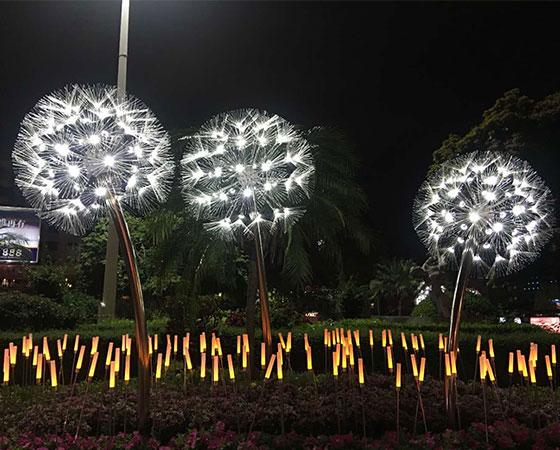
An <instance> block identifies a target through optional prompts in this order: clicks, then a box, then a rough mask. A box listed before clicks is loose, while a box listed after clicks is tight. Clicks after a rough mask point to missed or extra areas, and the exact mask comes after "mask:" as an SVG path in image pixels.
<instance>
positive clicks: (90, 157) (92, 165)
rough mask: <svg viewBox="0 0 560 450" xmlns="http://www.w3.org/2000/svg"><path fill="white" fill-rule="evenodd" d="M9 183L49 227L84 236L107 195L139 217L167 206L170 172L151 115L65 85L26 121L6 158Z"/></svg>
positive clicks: (95, 91)
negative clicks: (9, 164)
mask: <svg viewBox="0 0 560 450" xmlns="http://www.w3.org/2000/svg"><path fill="white" fill-rule="evenodd" d="M12 159H13V166H14V171H15V175H16V177H15V181H16V184H17V185H18V186H19V188H20V189H21V190H22V192H23V195H24V196H25V197H26V199H27V200H28V201H29V203H30V204H31V205H32V206H33V207H34V208H37V209H38V210H39V214H40V215H41V216H42V217H43V218H45V219H46V220H47V221H48V222H49V223H51V224H53V225H55V226H57V227H58V228H60V229H62V230H64V231H67V232H70V233H73V234H77V235H80V234H84V233H85V232H87V231H88V230H89V229H91V228H92V227H93V225H94V223H95V220H96V219H97V218H98V217H100V216H102V215H105V214H106V213H107V206H108V203H107V201H108V200H107V198H108V194H109V193H112V194H113V195H114V196H115V197H116V198H117V199H118V200H120V201H121V203H123V204H124V205H126V206H127V207H128V208H130V209H132V210H135V211H137V212H139V213H144V212H146V211H148V210H150V209H152V208H153V207H154V206H156V205H157V204H158V203H160V202H161V201H163V200H165V198H166V196H167V194H168V192H169V190H170V187H171V183H172V179H173V171H174V168H173V167H174V164H173V158H172V156H171V153H170V141H169V136H168V134H167V133H166V131H165V130H164V129H163V127H162V126H161V124H160V122H159V121H158V119H157V118H156V117H155V115H154V114H153V113H152V111H150V109H149V108H148V107H147V106H146V105H145V104H144V103H142V102H141V101H140V100H138V99H136V98H135V97H133V96H131V95H125V96H124V98H122V99H120V98H119V97H118V96H117V88H116V87H111V86H103V85H95V86H80V85H70V86H67V87H65V88H64V89H62V90H59V91H56V92H53V93H51V94H49V95H47V96H45V97H44V98H42V99H41V100H39V102H38V103H37V104H36V105H35V106H34V107H33V109H32V110H31V111H30V112H29V113H28V114H27V115H26V116H25V118H24V119H23V121H22V124H21V129H20V132H19V135H18V137H17V140H16V143H15V146H14V151H13V155H12Z"/></svg>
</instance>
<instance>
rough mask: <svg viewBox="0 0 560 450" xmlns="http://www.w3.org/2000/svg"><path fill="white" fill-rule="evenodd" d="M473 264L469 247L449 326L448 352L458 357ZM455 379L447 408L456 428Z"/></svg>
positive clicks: (452, 424)
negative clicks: (460, 333) (466, 293)
mask: <svg viewBox="0 0 560 450" xmlns="http://www.w3.org/2000/svg"><path fill="white" fill-rule="evenodd" d="M472 264H473V254H472V251H471V250H470V249H469V248H468V247H467V248H465V250H464V251H463V255H462V257H461V265H460V266H459V273H458V274H457V283H456V284H455V292H454V294H453V304H452V305H451V322H450V324H449V338H448V344H447V350H448V351H449V352H450V353H451V352H453V353H454V354H455V355H457V348H458V344H459V326H460V324H461V311H462V310H463V299H464V297H465V290H466V289H467V282H468V280H469V275H470V273H471V269H472ZM455 384H456V379H455V377H450V378H449V389H448V390H447V397H448V398H447V402H446V404H447V407H448V411H447V414H448V419H449V425H450V426H451V427H453V428H454V427H455V423H456V420H457V390H456V385H455Z"/></svg>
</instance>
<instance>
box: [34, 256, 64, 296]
mask: <svg viewBox="0 0 560 450" xmlns="http://www.w3.org/2000/svg"><path fill="white" fill-rule="evenodd" d="M27 272H28V276H29V281H30V283H31V292H32V293H34V294H37V295H43V296H45V297H47V298H50V299H53V300H54V301H60V300H61V299H62V296H63V295H64V293H65V292H66V291H67V290H68V286H67V284H66V267H65V266H63V265H60V264H52V263H50V262H47V263H46V264H41V265H38V266H33V267H30V268H29V269H28V271H27Z"/></svg>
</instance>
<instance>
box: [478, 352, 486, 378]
mask: <svg viewBox="0 0 560 450" xmlns="http://www.w3.org/2000/svg"><path fill="white" fill-rule="evenodd" d="M478 359H479V365H480V381H481V382H482V383H484V381H486V369H487V368H488V367H487V366H486V355H485V354H481V355H480V356H479V358H478Z"/></svg>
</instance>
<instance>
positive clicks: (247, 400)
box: [0, 366, 560, 448]
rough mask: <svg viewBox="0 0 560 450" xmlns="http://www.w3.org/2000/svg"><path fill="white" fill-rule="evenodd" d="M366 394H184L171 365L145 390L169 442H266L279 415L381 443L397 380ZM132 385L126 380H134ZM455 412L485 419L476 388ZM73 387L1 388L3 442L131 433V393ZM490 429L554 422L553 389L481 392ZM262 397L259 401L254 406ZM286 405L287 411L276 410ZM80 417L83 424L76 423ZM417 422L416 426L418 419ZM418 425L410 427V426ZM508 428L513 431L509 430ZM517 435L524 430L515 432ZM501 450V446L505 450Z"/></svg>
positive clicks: (291, 383) (293, 423)
mask: <svg viewBox="0 0 560 450" xmlns="http://www.w3.org/2000/svg"><path fill="white" fill-rule="evenodd" d="M366 381H367V382H366V384H365V386H364V387H363V388H359V387H358V386H357V385H356V384H355V381H354V383H352V382H351V381H350V380H349V379H347V378H346V377H343V376H341V377H340V379H339V380H338V382H337V383H336V384H335V383H334V380H333V379H332V377H329V376H319V377H316V378H315V379H313V377H312V375H310V374H295V373H294V374H292V373H287V374H286V378H285V383H284V384H283V392H282V391H281V385H280V384H279V383H278V382H277V381H276V380H270V381H269V382H268V383H267V384H266V386H265V387H264V393H263V395H262V398H260V397H261V393H262V390H263V387H262V383H261V382H259V383H255V382H253V383H251V384H248V382H247V380H246V378H245V375H244V374H243V373H239V374H238V378H237V383H236V388H235V389H233V388H232V386H231V385H229V384H228V385H227V386H222V385H218V386H215V387H212V388H209V386H208V384H207V383H201V382H200V380H199V379H198V378H197V377H195V376H192V375H191V376H189V377H188V379H187V387H186V392H185V391H183V376H182V373H181V372H174V367H173V366H172V367H171V368H170V369H169V371H168V372H167V374H166V375H165V377H164V379H163V380H162V381H160V382H159V383H158V384H157V385H155V386H154V388H153V390H152V393H151V406H150V410H151V417H152V434H153V435H154V436H155V437H156V438H157V439H159V440H160V441H164V442H167V441H168V440H169V439H171V438H172V437H174V436H177V435H178V434H179V433H183V432H184V431H185V430H187V429H198V430H208V429H213V427H215V424H216V423H217V422H221V423H223V426H224V429H226V430H235V431H236V432H237V433H243V432H245V433H246V432H247V431H248V430H249V428H250V425H251V422H252V421H253V420H254V426H253V429H254V430H255V431H259V432H261V433H266V434H268V435H272V436H278V435H279V434H280V417H281V414H282V408H283V416H284V420H285V429H286V430H293V431H294V432H295V433H303V434H311V435H313V436H321V435H332V434H333V433H337V434H338V435H347V434H348V433H353V434H354V435H359V434H362V433H363V428H364V425H365V429H366V434H367V435H368V436H369V437H372V438H374V437H377V438H378V437H381V436H383V435H384V433H385V432H386V431H391V430H394V429H395V426H396V394H395V389H394V378H393V377H390V376H385V375H377V374H376V375H375V376H371V375H369V376H368V377H367V380H366ZM134 382H135V380H133V381H132V384H134ZM458 391H459V392H458V393H459V397H458V398H459V403H458V406H459V412H460V416H461V422H462V424H469V423H483V422H484V414H483V412H484V406H483V401H482V392H481V387H480V384H473V383H469V384H464V383H462V382H459V383H458ZM84 394H85V386H84V385H83V384H81V383H80V384H78V385H77V386H76V388H75V392H74V395H73V396H70V389H69V387H68V386H65V387H63V388H61V389H59V391H58V392H56V393H55V392H53V391H52V390H51V389H49V388H48V386H45V387H42V386H35V387H25V388H22V387H17V386H16V387H8V388H1V389H0V411H1V412H2V413H1V414H0V436H1V435H7V436H14V435H19V433H22V432H26V431H33V432H35V433H37V434H40V435H44V434H49V433H61V432H68V433H71V434H75V433H76V431H77V428H78V422H79V421H80V426H79V428H80V435H82V436H88V435H101V434H110V425H111V424H112V428H113V429H114V430H115V431H116V432H121V431H123V432H126V431H129V432H130V431H132V430H134V429H135V427H136V423H135V417H136V389H135V387H134V386H133V385H131V386H129V387H128V388H127V387H125V386H124V385H122V384H120V383H119V384H118V385H117V388H116V389H115V390H114V392H113V393H110V392H108V391H107V389H106V387H105V385H104V384H103V383H101V382H98V383H92V384H91V385H90V387H89V392H88V395H87V396H85V395H84ZM486 394H487V411H488V421H489V423H495V424H496V425H495V426H494V427H495V430H493V432H494V433H501V434H500V436H499V439H498V437H496V440H499V441H500V443H501V445H502V446H504V445H505V444H506V441H508V439H513V440H515V437H512V436H510V434H511V433H510V431H508V432H507V433H505V432H502V431H501V430H502V428H503V426H502V425H499V424H500V423H501V422H499V421H500V420H502V421H503V418H504V417H509V418H512V419H515V420H516V421H517V422H518V423H520V424H526V425H527V426H528V428H529V429H532V428H536V427H537V426H540V427H546V426H548V425H551V424H555V423H558V422H560V420H559V419H560V403H559V402H558V397H557V395H558V394H557V393H555V392H553V391H551V390H550V389H546V388H532V387H513V388H512V389H498V390H497V391H496V390H495V389H494V388H492V387H489V386H487V388H486ZM259 398H260V400H259ZM417 399H418V394H417V391H416V388H415V386H414V383H413V381H412V380H411V379H406V380H405V383H403V387H402V389H401V391H400V426H401V429H402V430H405V431H408V432H411V433H412V434H415V433H416V432H420V431H421V430H423V428H424V425H423V420H422V416H421V414H420V413H418V415H416V403H417ZM422 399H423V403H424V407H425V414H426V422H427V427H428V430H430V431H432V432H434V433H441V432H444V430H445V429H446V427H447V416H446V413H445V404H444V396H443V386H442V383H441V382H440V381H438V380H435V379H433V378H429V379H428V380H427V381H426V382H425V383H424V384H423V386H422ZM282 405H283V406H282ZM80 416H81V420H80ZM415 416H416V420H415ZM415 423H416V428H415ZM554 431H555V429H554V428H552V429H551V430H549V434H548V435H546V436H543V437H541V439H542V440H544V441H543V442H547V443H548V442H554V439H557V437H556V435H555V434H554ZM512 432H513V431H512ZM514 432H515V433H523V432H524V431H523V430H514ZM504 448H507V447H504Z"/></svg>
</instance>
